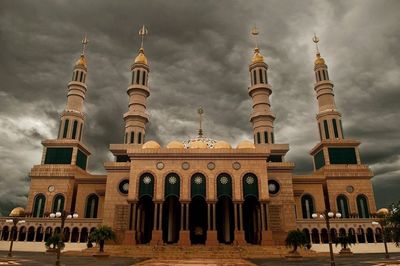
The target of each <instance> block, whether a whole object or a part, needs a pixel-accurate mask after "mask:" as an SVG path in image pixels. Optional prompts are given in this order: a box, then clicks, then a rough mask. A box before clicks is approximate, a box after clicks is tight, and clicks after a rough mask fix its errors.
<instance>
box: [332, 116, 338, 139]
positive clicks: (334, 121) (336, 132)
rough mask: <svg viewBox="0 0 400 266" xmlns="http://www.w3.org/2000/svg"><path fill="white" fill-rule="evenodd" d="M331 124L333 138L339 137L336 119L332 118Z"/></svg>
mask: <svg viewBox="0 0 400 266" xmlns="http://www.w3.org/2000/svg"><path fill="white" fill-rule="evenodd" d="M332 125H333V133H334V134H335V138H336V139H337V138H339V132H338V128H337V124H336V119H332Z"/></svg>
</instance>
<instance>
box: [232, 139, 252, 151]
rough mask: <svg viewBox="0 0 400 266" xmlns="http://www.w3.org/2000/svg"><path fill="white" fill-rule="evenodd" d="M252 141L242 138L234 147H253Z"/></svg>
mask: <svg viewBox="0 0 400 266" xmlns="http://www.w3.org/2000/svg"><path fill="white" fill-rule="evenodd" d="M255 148H256V146H254V143H253V142H251V141H248V140H242V141H241V142H240V143H239V144H238V145H237V147H236V149H255Z"/></svg>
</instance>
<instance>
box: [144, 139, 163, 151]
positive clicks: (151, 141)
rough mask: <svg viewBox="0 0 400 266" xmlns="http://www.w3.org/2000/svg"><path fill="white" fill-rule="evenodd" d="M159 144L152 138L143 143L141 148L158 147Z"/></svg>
mask: <svg viewBox="0 0 400 266" xmlns="http://www.w3.org/2000/svg"><path fill="white" fill-rule="evenodd" d="M160 147H161V146H160V144H158V143H157V142H155V141H154V140H150V141H147V142H146V143H145V144H143V146H142V149H159V148H160Z"/></svg>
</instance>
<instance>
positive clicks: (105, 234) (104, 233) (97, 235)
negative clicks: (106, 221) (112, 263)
mask: <svg viewBox="0 0 400 266" xmlns="http://www.w3.org/2000/svg"><path fill="white" fill-rule="evenodd" d="M89 238H90V241H94V242H96V243H98V244H99V245H100V252H104V242H105V241H106V240H114V241H115V239H116V238H115V232H114V231H113V230H112V228H111V227H109V226H107V225H100V226H99V227H97V228H96V229H95V230H94V231H93V232H92V233H90V236H89Z"/></svg>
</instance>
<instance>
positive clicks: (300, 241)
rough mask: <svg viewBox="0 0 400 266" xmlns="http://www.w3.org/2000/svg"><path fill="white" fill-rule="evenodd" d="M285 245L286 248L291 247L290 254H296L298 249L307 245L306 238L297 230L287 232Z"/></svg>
mask: <svg viewBox="0 0 400 266" xmlns="http://www.w3.org/2000/svg"><path fill="white" fill-rule="evenodd" d="M285 244H286V246H287V247H292V248H293V250H292V251H291V252H290V253H297V248H298V247H304V246H306V245H307V244H308V239H307V236H306V234H305V233H304V232H302V231H300V230H299V229H297V230H292V231H289V233H288V235H287V237H286V240H285Z"/></svg>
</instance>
